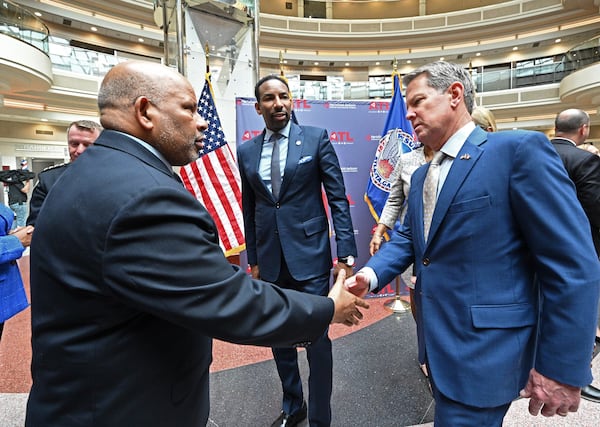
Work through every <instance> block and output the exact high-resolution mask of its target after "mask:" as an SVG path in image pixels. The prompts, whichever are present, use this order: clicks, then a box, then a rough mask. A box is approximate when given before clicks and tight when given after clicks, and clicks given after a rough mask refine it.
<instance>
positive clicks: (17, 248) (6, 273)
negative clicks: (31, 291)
mask: <svg viewBox="0 0 600 427" xmlns="http://www.w3.org/2000/svg"><path fill="white" fill-rule="evenodd" d="M14 215H15V214H14V212H13V211H12V210H11V209H10V208H9V207H8V206H6V205H4V204H1V203H0V322H4V321H5V320H7V319H10V318H11V317H12V316H14V315H15V314H17V313H19V312H20V311H23V310H25V309H26V308H27V307H29V302H27V295H26V294H25V288H24V287H23V281H22V279H21V272H20V271H19V266H18V265H17V259H19V258H21V255H23V251H24V250H25V248H24V247H23V245H22V244H21V241H20V240H19V238H18V237H17V236H10V235H9V233H10V229H11V227H12V223H13V217H14Z"/></svg>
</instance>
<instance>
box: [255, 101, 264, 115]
mask: <svg viewBox="0 0 600 427" xmlns="http://www.w3.org/2000/svg"><path fill="white" fill-rule="evenodd" d="M254 109H255V110H256V114H258V115H259V116H262V111H260V107H259V105H258V102H255V103H254Z"/></svg>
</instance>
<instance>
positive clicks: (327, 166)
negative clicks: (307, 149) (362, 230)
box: [319, 129, 358, 256]
mask: <svg viewBox="0 0 600 427" xmlns="http://www.w3.org/2000/svg"><path fill="white" fill-rule="evenodd" d="M319 168H320V173H321V182H322V183H323V187H324V188H325V194H326V195H327V202H328V203H329V208H330V209H331V217H332V218H333V227H334V229H335V240H336V243H337V254H338V255H339V256H347V255H352V256H357V255H358V253H357V249H356V241H355V239H354V226H353V225H352V217H351V216H350V204H349V203H348V197H347V196H346V187H345V185H344V176H343V174H342V169H341V168H340V162H339V160H338V157H337V154H336V153H335V150H334V148H333V144H331V141H330V140H329V136H328V135H327V131H326V130H324V129H323V131H322V132H321V135H320V143H319Z"/></svg>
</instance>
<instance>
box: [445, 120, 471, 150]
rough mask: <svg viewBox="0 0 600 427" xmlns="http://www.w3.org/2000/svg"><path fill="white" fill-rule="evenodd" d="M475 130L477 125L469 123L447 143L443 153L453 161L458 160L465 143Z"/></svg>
mask: <svg viewBox="0 0 600 427" xmlns="http://www.w3.org/2000/svg"><path fill="white" fill-rule="evenodd" d="M474 129H475V123H473V122H472V121H469V122H468V123H467V124H466V125H464V126H463V127H461V128H460V129H459V130H458V131H456V133H454V135H452V136H451V137H450V138H449V139H448V141H446V143H445V144H444V145H443V146H442V148H441V149H440V151H442V152H443V153H444V154H445V155H447V156H448V157H452V158H453V159H454V158H456V156H457V155H458V153H459V152H460V150H461V148H462V146H463V145H464V143H465V141H466V140H467V138H468V137H469V135H470V134H471V132H473V130H474Z"/></svg>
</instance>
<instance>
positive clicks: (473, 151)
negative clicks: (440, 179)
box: [421, 129, 487, 243]
mask: <svg viewBox="0 0 600 427" xmlns="http://www.w3.org/2000/svg"><path fill="white" fill-rule="evenodd" d="M486 140H487V134H486V133H485V132H483V131H481V132H479V131H478V129H476V130H475V131H474V132H472V133H471V135H469V137H468V138H467V140H466V141H465V143H464V144H463V146H462V148H461V149H460V151H459V153H458V155H457V156H456V158H455V159H454V161H453V162H452V167H451V168H450V170H449V171H448V176H447V177H446V180H445V181H444V186H443V187H442V190H441V191H440V194H439V196H438V199H437V203H436V205H435V211H434V212H433V218H432V220H431V228H430V230H429V237H428V239H427V242H428V243H429V242H431V241H433V239H434V237H435V234H436V232H437V230H438V229H439V227H440V224H441V223H442V221H443V219H444V217H445V216H446V213H447V212H448V208H449V207H450V204H451V203H452V201H453V200H454V197H455V196H456V193H457V192H458V191H459V189H460V187H461V186H462V184H463V182H464V181H465V179H466V178H467V176H468V175H469V173H470V172H471V170H472V169H473V167H474V166H475V164H476V163H477V161H478V159H479V157H480V156H481V154H482V153H483V149H482V148H481V147H480V145H481V144H483V143H484V142H485V141H486ZM421 185H422V184H421ZM421 212H422V210H421ZM422 233H423V231H421V234H422Z"/></svg>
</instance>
